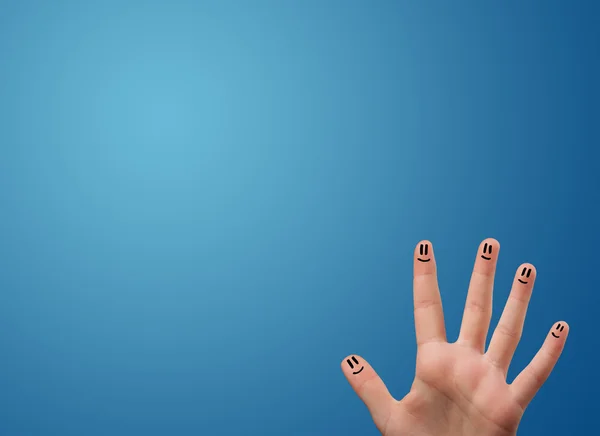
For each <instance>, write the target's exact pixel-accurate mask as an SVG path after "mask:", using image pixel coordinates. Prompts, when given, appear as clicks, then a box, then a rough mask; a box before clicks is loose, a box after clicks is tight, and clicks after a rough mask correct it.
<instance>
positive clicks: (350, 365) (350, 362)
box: [346, 356, 365, 375]
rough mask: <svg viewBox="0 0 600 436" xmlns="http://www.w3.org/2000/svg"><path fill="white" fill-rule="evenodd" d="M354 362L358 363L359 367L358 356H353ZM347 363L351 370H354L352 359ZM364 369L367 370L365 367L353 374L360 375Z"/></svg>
mask: <svg viewBox="0 0 600 436" xmlns="http://www.w3.org/2000/svg"><path fill="white" fill-rule="evenodd" d="M352 360H354V363H356V366H358V360H357V359H356V356H352ZM346 362H348V366H349V367H350V369H354V364H353V363H352V361H351V360H350V359H348V360H346ZM363 369H365V367H364V366H363V367H362V368H361V369H359V370H358V371H356V372H353V373H352V374H354V375H356V374H360V373H361V372H362V370H363Z"/></svg>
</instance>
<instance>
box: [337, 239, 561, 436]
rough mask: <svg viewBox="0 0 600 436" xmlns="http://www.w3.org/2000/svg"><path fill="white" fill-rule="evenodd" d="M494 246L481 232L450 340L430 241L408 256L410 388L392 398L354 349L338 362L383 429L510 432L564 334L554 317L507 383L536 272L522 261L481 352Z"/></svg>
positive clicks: (421, 435)
mask: <svg viewBox="0 0 600 436" xmlns="http://www.w3.org/2000/svg"><path fill="white" fill-rule="evenodd" d="M499 248H500V245H499V244H498V241H496V240H494V239H486V240H485V241H483V242H482V243H481V245H480V247H479V251H478V253H477V258H476V261H475V267H474V269H473V275H472V277H471V283H470V285H469V292H468V295H467V302H466V305H465V310H464V315H463V320H462V325H461V329H460V335H459V338H458V340H457V341H456V342H455V343H452V344H450V343H448V341H447V339H446V329H445V326H444V314H443V310H442V301H441V298H440V292H439V289H438V283H437V275H436V264H435V258H434V255H433V248H432V245H431V243H430V242H429V241H422V242H420V243H419V244H418V245H417V247H416V249H415V259H414V280H413V288H414V306H415V312H414V313H415V329H416V336H417V347H418V348H417V365H416V374H415V379H414V382H413V384H412V387H411V390H410V392H409V393H408V394H407V395H406V396H405V397H404V398H403V399H402V400H401V401H397V400H395V399H394V398H392V396H391V395H390V393H389V392H388V390H387V388H386V387H385V384H384V383H383V381H382V380H381V379H380V378H379V376H378V375H377V373H375V371H374V370H373V368H371V366H370V365H369V364H368V363H367V362H366V361H365V360H364V359H363V358H362V357H360V356H356V355H350V356H348V357H347V358H346V359H344V360H343V361H342V371H343V372H344V375H345V376H346V378H347V379H348V381H349V382H350V385H352V388H354V390H355V391H356V393H357V394H358V396H359V397H360V398H361V399H362V400H363V402H364V403H365V404H366V406H367V408H368V409H369V411H370V412H371V415H372V417H373V420H374V422H375V425H376V426H377V428H378V429H379V430H380V431H381V433H382V434H383V435H386V436H396V435H398V436H404V435H412V436H444V435H445V436H459V435H460V436H496V435H497V436H509V435H515V434H516V431H517V427H518V425H519V422H520V420H521V417H522V416H523V412H524V411H525V408H526V407H527V405H528V404H529V402H530V401H531V400H532V399H533V397H534V395H535V394H536V393H537V391H538V390H539V389H540V387H541V386H542V384H543V383H544V382H545V381H546V379H547V378H548V376H549V375H550V372H551V371H552V369H553V368H554V365H555V364H556V361H557V360H558V358H559V356H560V354H561V352H562V350H563V347H564V344H565V340H566V339H567V335H568V334H569V326H568V325H567V323H565V322H564V321H560V322H557V323H556V324H554V325H553V326H552V328H551V330H550V332H549V333H548V336H547V337H546V340H545V342H544V344H543V345H542V348H541V349H540V350H539V351H538V353H537V354H536V356H535V357H534V358H533V360H532V361H531V363H530V364H529V365H528V366H527V367H526V368H525V369H524V370H523V371H522V372H521V373H520V374H519V376H518V377H517V378H516V379H515V380H514V381H513V383H512V384H507V382H506V374H507V371H508V366H509V364H510V361H511V360H512V357H513V354H514V352H515V349H516V348H517V344H518V343H519V339H520V338H521V333H522V331H523V323H524V320H525V313H526V311H527V306H528V304H529V300H530V297H531V291H532V289H533V283H534V281H535V276H536V271H535V268H534V267H533V265H530V264H523V265H521V266H520V267H519V268H518V269H517V272H516V275H515V279H514V282H513V286H512V290H511V293H510V296H509V298H508V302H507V303H506V306H505V307H504V312H503V313H502V317H501V318H500V321H499V323H498V326H497V327H496V330H495V331H494V334H493V336H492V339H491V342H490V344H489V347H488V349H487V351H485V341H486V337H487V333H488V328H489V324H490V319H491V315H492V289H493V284H494V275H495V271H496V262H497V260H498V251H499Z"/></svg>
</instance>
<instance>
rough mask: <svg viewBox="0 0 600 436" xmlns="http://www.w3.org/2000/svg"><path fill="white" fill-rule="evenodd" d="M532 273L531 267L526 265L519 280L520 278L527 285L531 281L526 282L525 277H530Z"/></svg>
mask: <svg viewBox="0 0 600 436" xmlns="http://www.w3.org/2000/svg"><path fill="white" fill-rule="evenodd" d="M530 275H531V268H527V267H526V266H525V267H523V270H522V271H521V277H519V278H518V279H517V280H519V282H521V283H523V284H524V285H526V284H527V283H529V282H526V281H525V279H528V278H529V276H530Z"/></svg>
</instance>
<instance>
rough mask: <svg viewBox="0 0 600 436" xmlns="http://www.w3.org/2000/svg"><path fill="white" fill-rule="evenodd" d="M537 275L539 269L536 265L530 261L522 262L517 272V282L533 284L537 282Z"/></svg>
mask: <svg viewBox="0 0 600 436" xmlns="http://www.w3.org/2000/svg"><path fill="white" fill-rule="evenodd" d="M536 277H537V270H536V269H535V266H533V265H532V264H530V263H522V264H521V265H519V267H518V268H517V271H516V272H515V282H519V283H521V284H522V285H531V286H533V283H534V282H535V278H536Z"/></svg>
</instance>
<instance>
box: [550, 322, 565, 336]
mask: <svg viewBox="0 0 600 436" xmlns="http://www.w3.org/2000/svg"><path fill="white" fill-rule="evenodd" d="M564 329H565V326H564V325H563V326H561V325H560V323H558V325H557V326H556V329H555V330H556V331H557V332H562V331H563V330H564ZM552 336H554V337H555V338H556V339H558V338H560V336H556V335H555V334H554V332H552Z"/></svg>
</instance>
